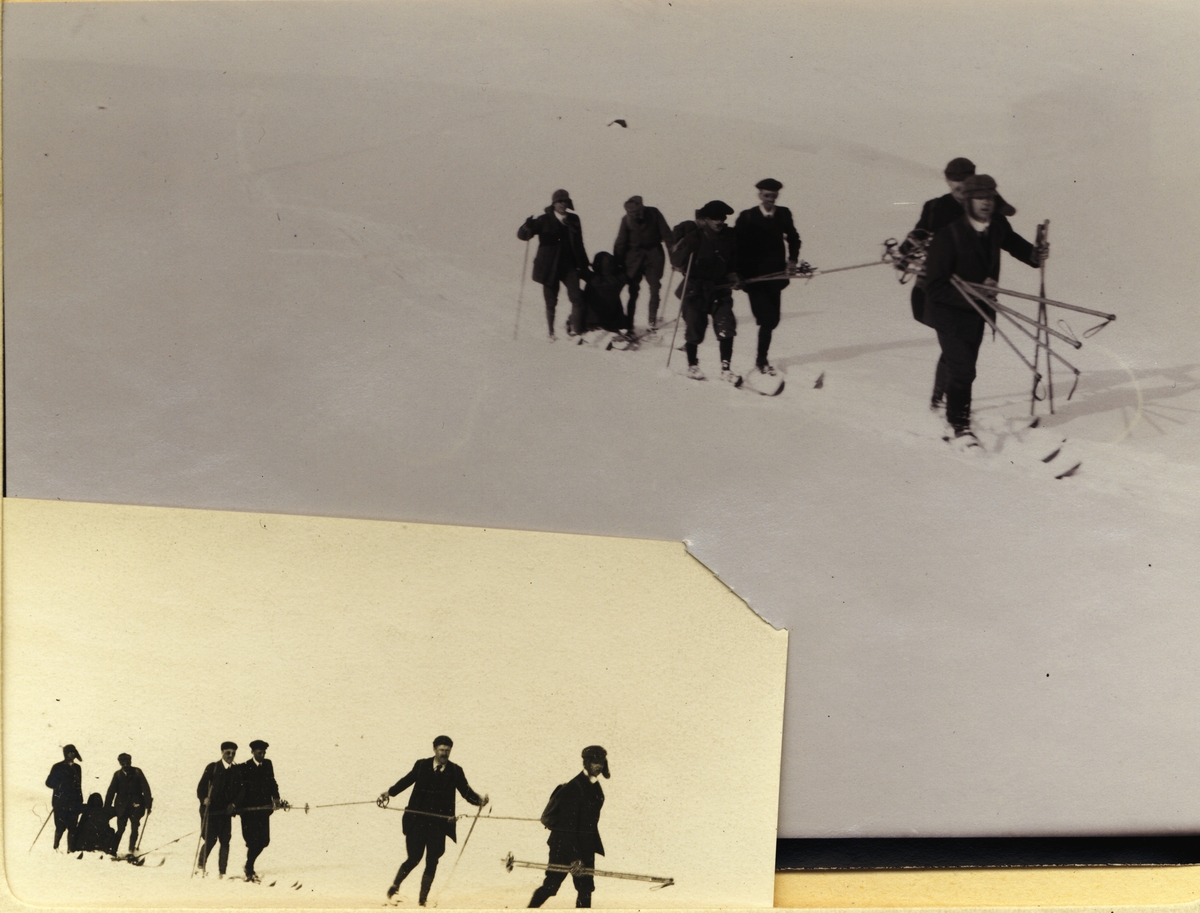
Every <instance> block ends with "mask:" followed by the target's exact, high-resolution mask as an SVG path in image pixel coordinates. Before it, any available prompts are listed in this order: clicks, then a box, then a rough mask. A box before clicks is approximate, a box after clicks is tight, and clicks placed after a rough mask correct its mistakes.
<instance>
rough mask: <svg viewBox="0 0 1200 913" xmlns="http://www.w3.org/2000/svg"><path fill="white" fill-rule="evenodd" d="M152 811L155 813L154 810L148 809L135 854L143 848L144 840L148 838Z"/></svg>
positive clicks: (139, 830) (134, 849)
mask: <svg viewBox="0 0 1200 913" xmlns="http://www.w3.org/2000/svg"><path fill="white" fill-rule="evenodd" d="M152 811H153V809H150V808H148V809H146V821H145V823H144V824H143V825H142V826H141V828H139V829H138V839H137V844H136V845H135V846H134V848H133V851H134V852H135V853H136V852H137V851H138V850H140V849H141V848H142V838H143V837H145V836H146V828H148V827H149V826H150V812H152Z"/></svg>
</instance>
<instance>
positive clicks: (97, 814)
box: [76, 793, 118, 855]
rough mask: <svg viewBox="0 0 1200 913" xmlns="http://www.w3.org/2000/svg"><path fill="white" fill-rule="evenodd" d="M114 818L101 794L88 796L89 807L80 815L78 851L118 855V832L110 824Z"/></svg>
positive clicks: (77, 840) (85, 807)
mask: <svg viewBox="0 0 1200 913" xmlns="http://www.w3.org/2000/svg"><path fill="white" fill-rule="evenodd" d="M112 816H113V812H112V811H111V810H110V809H108V808H106V807H105V805H104V799H102V798H101V797H100V794H99V793H92V794H91V795H90V796H88V801H87V805H86V806H84V809H83V812H82V813H81V814H80V815H79V830H78V836H77V839H76V849H79V850H82V851H84V852H91V851H93V850H98V851H99V852H101V853H108V854H109V855H116V852H117V839H118V838H117V832H116V831H114V830H113V829H112V826H111V825H109V823H108V822H109V819H110V818H112Z"/></svg>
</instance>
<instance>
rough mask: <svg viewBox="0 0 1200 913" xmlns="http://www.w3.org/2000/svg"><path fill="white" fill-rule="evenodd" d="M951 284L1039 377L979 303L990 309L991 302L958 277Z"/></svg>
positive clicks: (951, 280) (1036, 373)
mask: <svg viewBox="0 0 1200 913" xmlns="http://www.w3.org/2000/svg"><path fill="white" fill-rule="evenodd" d="M950 282H951V283H953V285H954V287H955V288H956V289H958V291H959V292H960V293H961V294H962V296H963V297H964V298H966V299H967V301H968V303H970V305H971V307H973V308H975V310H976V311H977V312H978V313H979V316H980V317H982V318H983V320H984V323H986V324H987V325H988V326H990V327H991V328H992V330H993V331H994V332H996V333H999V334H1000V338H1001V339H1003V340H1004V341H1005V342H1007V343H1008V344H1009V346H1011V347H1012V350H1013V351H1014V352H1016V353H1017V357H1018V358H1020V359H1021V361H1023V362H1025V367H1027V368H1028V369H1029V370H1030V371H1032V372H1033V374H1034V377H1039V376H1040V375H1039V374H1038V372H1037V368H1035V367H1034V366H1033V365H1031V364H1030V363H1029V359H1028V358H1026V357H1025V353H1024V352H1022V351H1021V350H1020V349H1018V348H1017V347H1016V346H1015V345H1013V341H1012V340H1011V339H1009V338H1008V335H1007V334H1006V333H1005V332H1004V331H1003V330H1001V329H1000V328H999V327H998V326H996V320H995V318H993V317H989V316H988V315H987V311H985V310H984V309H983V308H982V307H981V306H980V304H979V302H980V301H981V300H982V301H983V302H984V304H987V305H988V307H991V302H989V301H987V300H986V299H985V298H984V297H983V295H982V294H981V293H979V292H977V291H975V290H974V289H972V288H970V287H968V285H967V283H966V282H964V281H963V280H962V279H960V278H958V276H951V277H950ZM1022 329H1024V328H1023V327H1022ZM1026 332H1028V331H1026Z"/></svg>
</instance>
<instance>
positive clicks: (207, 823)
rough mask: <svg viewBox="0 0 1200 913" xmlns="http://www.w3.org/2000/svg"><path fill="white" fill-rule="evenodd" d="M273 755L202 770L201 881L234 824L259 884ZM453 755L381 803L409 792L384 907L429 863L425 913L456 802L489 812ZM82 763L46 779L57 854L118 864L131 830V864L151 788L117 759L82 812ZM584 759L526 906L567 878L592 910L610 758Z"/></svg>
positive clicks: (63, 766)
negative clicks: (98, 856) (401, 844)
mask: <svg viewBox="0 0 1200 913" xmlns="http://www.w3.org/2000/svg"><path fill="white" fill-rule="evenodd" d="M269 747H270V746H269V745H268V744H267V743H266V742H264V741H262V740H261V739H255V740H254V741H253V742H251V743H250V754H251V758H250V760H248V761H246V762H244V763H241V764H238V763H235V758H236V755H237V750H238V746H237V744H236V743H235V742H222V743H221V757H220V759H219V760H216V761H213V762H211V763H210V764H207V765H206V766H205V768H204V773H203V775H202V776H201V777H200V782H199V783H198V784H197V786H196V797H197V799H199V801H200V843H199V849H198V855H197V863H198V870H199V871H200V872H201V873H202V874H203V873H205V871H206V863H207V860H208V857H209V854H210V853H211V852H212V849H213V847H214V846H215V845H217V844H218V843H219V844H220V849H219V852H218V868H219V873H220V877H222V878H224V877H225V871H226V867H227V865H228V862H229V847H230V840H231V835H232V821H233V818H234V817H239V818H240V819H241V822H242V838H243V839H244V840H245V843H246V863H245V867H244V869H243V874H244V875H245V878H246V880H247V881H259V876H258V875H257V874H256V873H255V871H254V864H255V861H256V860H257V859H258V857H259V855H260V854H261V853H262V851H263V850H264V849H265V848H266V847H267V846H268V844H270V842H271V832H270V816H271V813H272V812H274V811H276V810H283V809H288V808H290V806H289V804H288V803H287V802H285V801H283V800H282V799H280V797H279V785H278V783H277V782H276V780H275V771H274V767H273V766H272V764H271V761H270V760H268V759H267V758H266V751H267V749H268V748H269ZM453 747H454V742H453V740H452V739H451V738H450V737H449V736H446V735H439V736H438V737H437V738H435V739H434V740H433V757H430V758H422V759H421V760H419V761H417V762H416V763H415V764H413V766H412V769H411V770H410V771H409V772H408V773H407V774H405V775H404V776H403V777H401V778H400V779H399V780H398V781H397V782H396V783H395V784H394V785H392V786H391V787H389V788H388V789H387V790H386V791H384V792H383V793H382V794H380V796H379V798H378V799H377V800H376V803H377V804H378V805H380V806H383V807H386V806H387V804H388V801H389V800H390V799H391V798H392V797H393V796H397V795H399V794H400V793H402V792H404V791H405V790H407V789H409V788H410V787H411V788H412V792H411V793H410V795H409V799H408V804H407V806H406V807H405V809H404V817H403V819H402V822H401V828H402V831H403V833H404V840H405V850H406V856H405V859H404V861H403V862H402V863H401V865H400V868H399V870H398V871H397V872H396V877H395V878H394V879H393V881H392V884H391V887H389V888H388V891H387V896H388V898H392V897H394V896H395V894H396V893H397V891H399V889H400V885H401V883H402V882H403V881H404V879H405V878H407V877H408V875H409V873H410V872H412V871H413V869H415V868H416V867H417V866H418V865H419V864H420V862H421V859H422V857H424V859H425V869H424V871H423V872H422V876H421V889H420V895H419V903H420V905H421V906H425V903H426V900H427V899H428V897H429V890H430V888H431V886H432V885H433V879H434V877H435V875H436V874H437V867H438V860H440V859H441V857H442V856H443V855H444V854H445V852H446V838H447V837H449V838H450V839H451V840H454V841H457V839H458V834H457V828H456V822H457V819H458V816H457V814H456V812H455V802H456V800H455V793H456V792H457V793H458V794H459V795H461V796H462V797H463V799H465V800H466V801H467V802H469V803H470V804H471V805H474V806H477V807H479V808H480V809H483V808H484V807H485V806H486V805H487V804H488V801H489V799H488V797H487V796H486V795H483V796H480V795H479V794H478V793H476V792H475V791H474V790H473V789H471V787H470V785H469V784H468V783H467V778H466V774H464V773H463V769H462V768H461V767H459V766H458V765H457V764H455V763H454V762H453V761H451V760H450V751H451V749H452V748H453ZM81 760H82V758H81V757H80V755H79V752H78V750H77V749H76V748H75V746H74V745H64V746H63V760H62V761H60V762H58V763H57V764H55V765H54V766H53V767H52V768H51V769H50V776H49V777H47V778H46V785H47V786H48V787H50V788H51V789H52V790H53V796H52V807H53V817H54V823H55V834H54V848H55V849H56V850H57V849H58V848H59V842H60V840H61V838H62V835H63V834H64V833H65V834H67V848H68V851H69V852H72V853H74V852H79V851H91V850H99V851H101V852H104V853H108V854H110V855H112V856H117V855H118V848H119V846H120V842H121V836H122V833H123V832H124V829H125V824H126V822H129V823H130V824H131V829H130V837H129V853H128V858H130V859H134V858H135V856H136V847H137V840H138V828H139V824H140V823H141V821H142V816H143V815H144V814H148V813H149V812H150V809H151V807H152V805H153V799H152V798H151V795H150V784H149V783H148V782H147V780H146V777H145V775H144V774H143V773H142V771H141V770H140V769H139V768H137V767H133V766H132V763H131V762H132V759H131V758H130V756H129V755H128V754H125V753H122V754H121V755H119V756H118V762H119V763H120V768H119V769H118V770H117V771H116V773H114V774H113V778H112V783H111V784H110V785H109V788H108V793H107V797H106V798H105V799H101V798H100V794H99V793H94V794H93V795H92V797H91V799H89V801H88V804H87V805H86V806H85V805H84V804H83V795H82V791H81V782H82V771H81V768H80V761H81ZM582 760H583V770H582V771H581V772H580V773H578V774H577V775H576V776H575V777H574V779H572V780H570V781H568V782H567V783H563V784H561V785H559V786H558V787H556V788H555V789H554V791H553V793H552V794H551V796H550V801H549V803H548V804H547V806H546V809H545V811H544V812H543V813H542V816H541V818H540V821H541V823H542V824H543V825H544V826H545V827H546V828H547V829H548V830H549V831H550V836H549V838H548V840H547V843H548V845H549V847H550V859H549V862H548V863H547V866H546V875H545V878H544V880H543V882H542V884H541V886H539V887H538V888H537V890H536V891H534V894H533V897H532V898H531V899H530V902H529V906H531V907H539V906H541V905H542V904H543V903H544V902H545V901H546V900H547V899H549V898H550V897H552V896H553V895H554V894H556V893H557V892H558V889H559V887H560V886H561V885H562V883H563V881H564V880H565V879H566V876H567V875H568V874H571V875H572V876H573V878H574V884H575V889H576V892H577V899H576V904H575V905H576V906H577V907H590V906H591V896H592V892H593V891H594V890H595V880H594V878H593V877H592V875H591V869H592V868H593V867H594V865H595V861H596V855H597V854H599V855H601V856H603V855H604V844H603V843H602V842H601V840H600V831H599V821H600V809H601V807H602V806H603V805H604V790H603V789H602V788H601V786H600V782H599V778H600V777H604V778H605V779H608V777H609V769H608V753H607V752H606V751H605V750H604V748H602V747H601V746H599V745H589V746H587V747H586V748H584V749H583V752H582ZM306 808H307V807H306ZM114 817H116V818H117V825H118V826H117V830H116V831H113V829H112V828H111V827H110V826H109V824H108V822H109V821H110V820H111V819H112V818H114ZM48 820H49V819H47V821H48ZM39 835H40V832H39Z"/></svg>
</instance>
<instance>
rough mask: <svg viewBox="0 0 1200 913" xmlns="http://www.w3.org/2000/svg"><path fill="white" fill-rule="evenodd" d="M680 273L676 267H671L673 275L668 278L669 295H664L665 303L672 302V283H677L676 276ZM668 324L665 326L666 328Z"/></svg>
mask: <svg viewBox="0 0 1200 913" xmlns="http://www.w3.org/2000/svg"><path fill="white" fill-rule="evenodd" d="M677 272H679V270H677V269H676V268H675V267H673V266H672V267H671V275H669V276H667V293H666V294H665V295H663V299H662V300H663V301H670V300H671V283H673V282H674V281H675V274H676V273H677ZM665 325H666V324H664V326H665Z"/></svg>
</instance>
